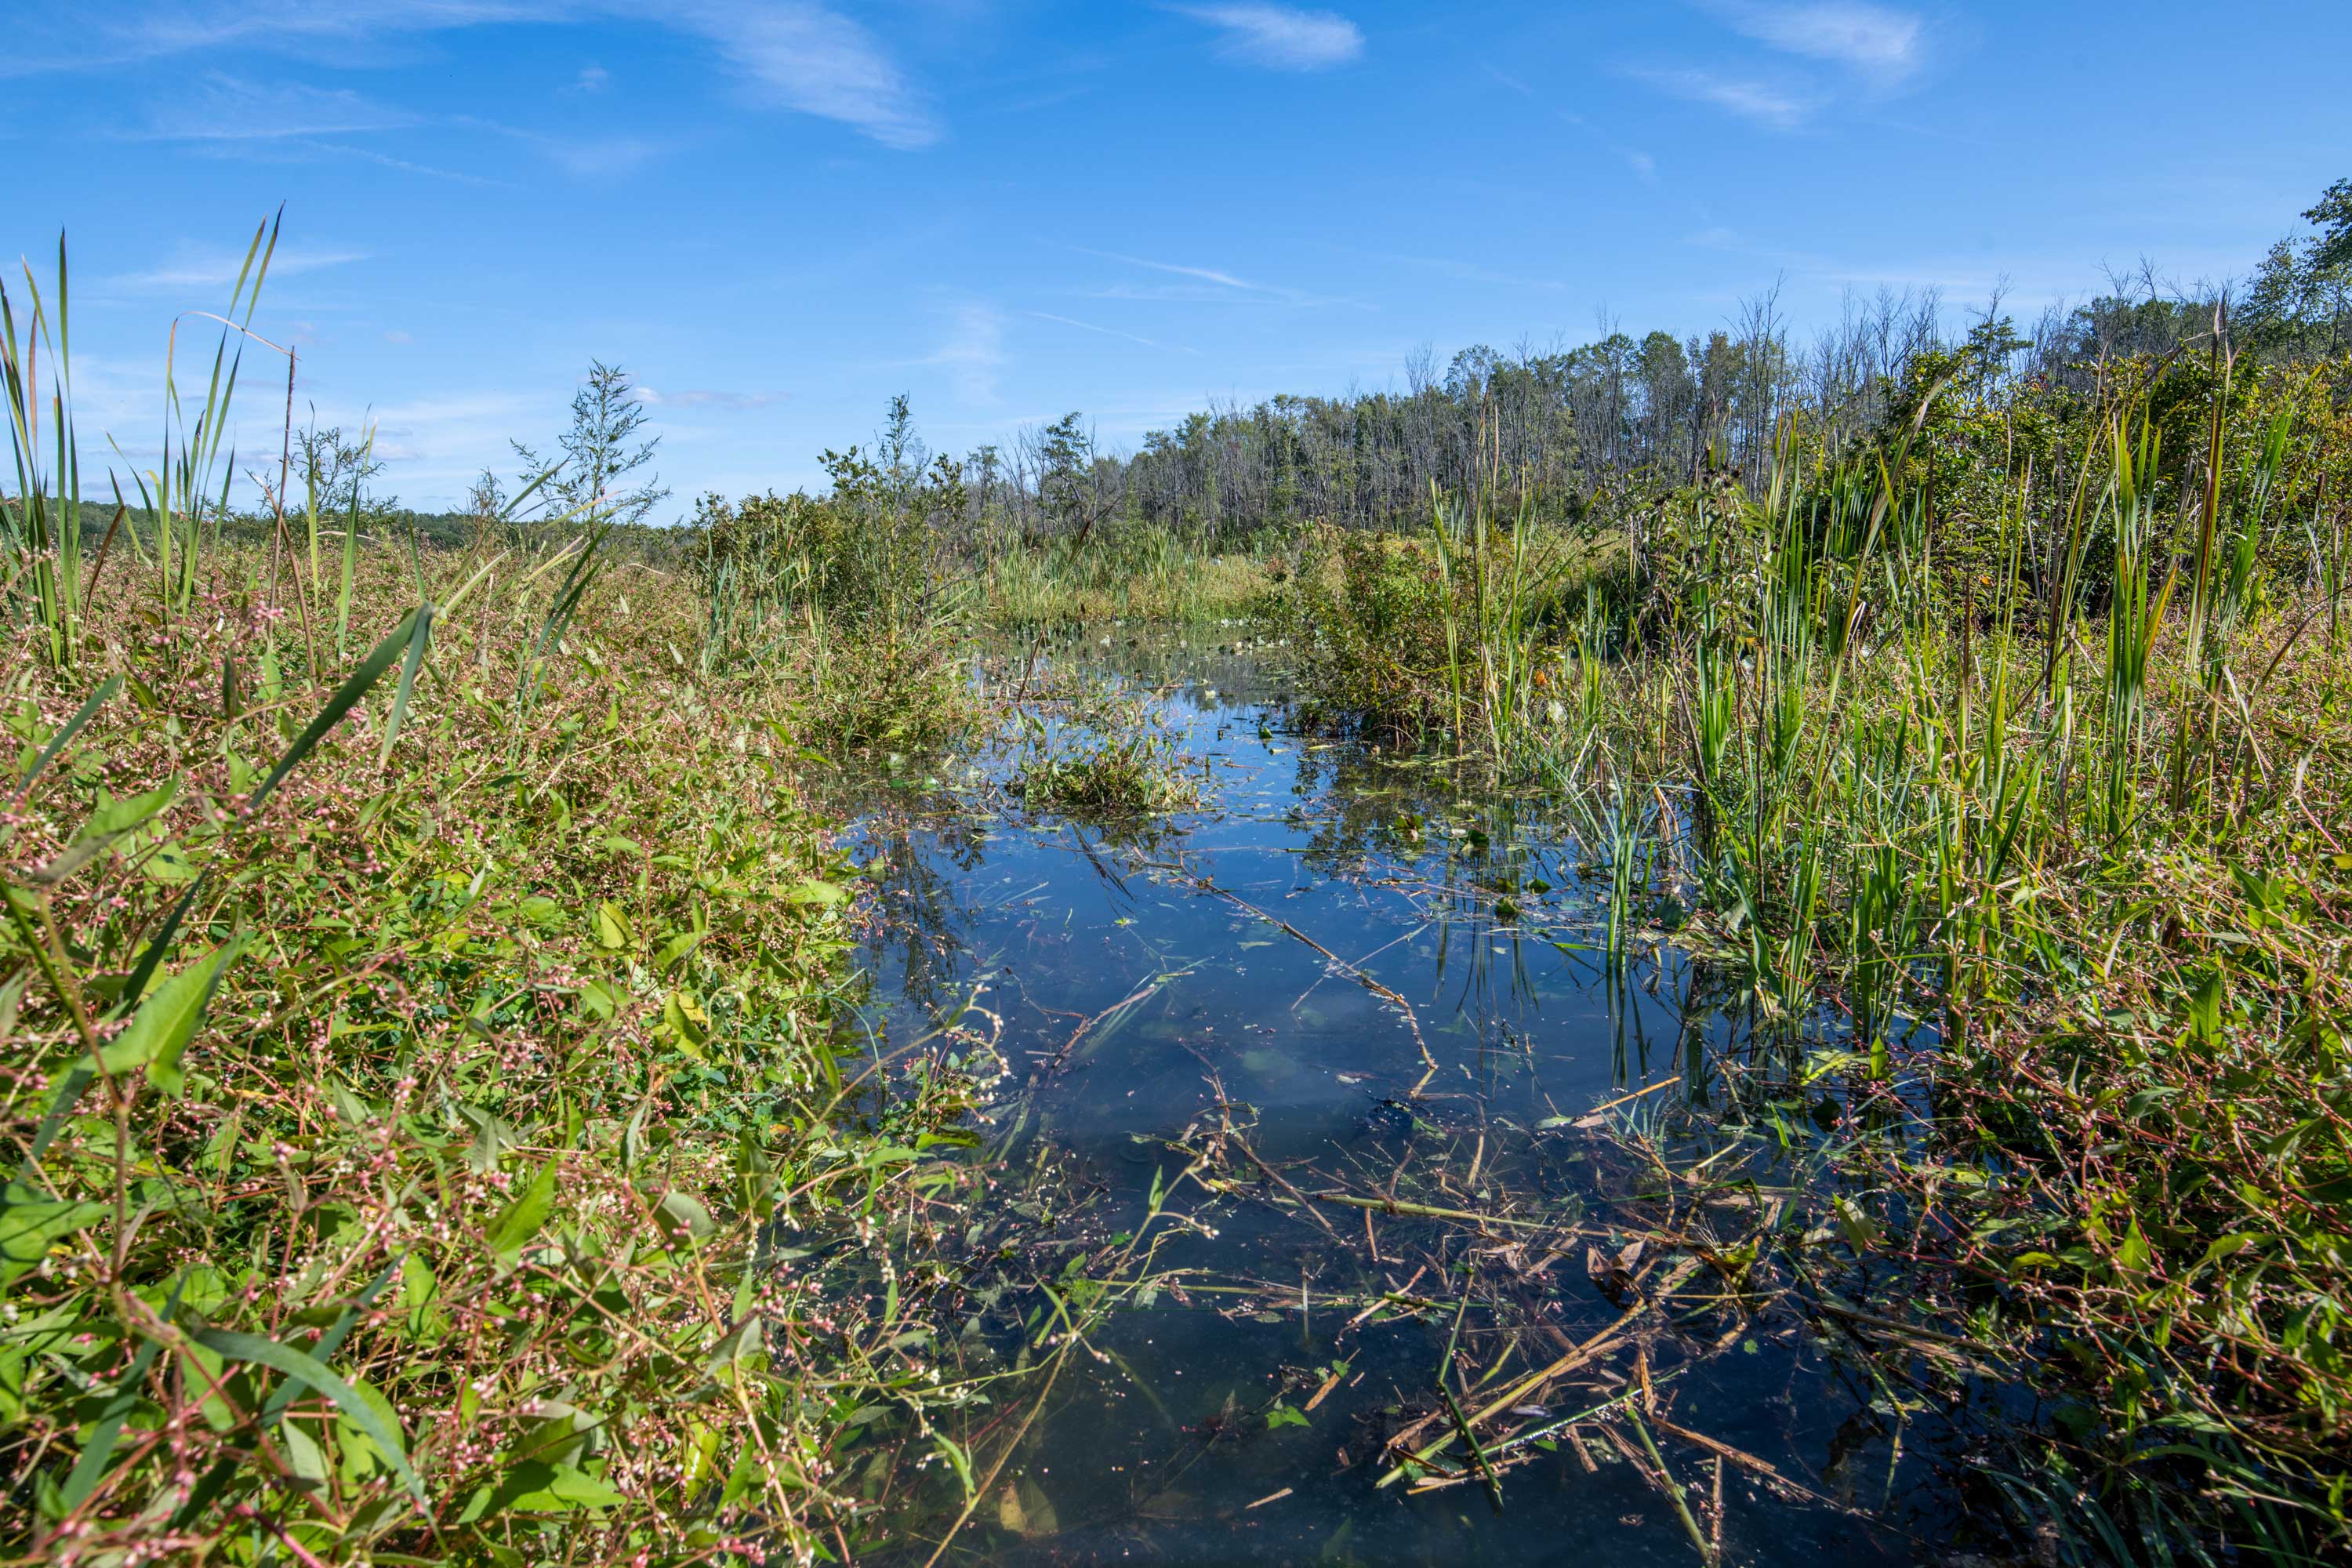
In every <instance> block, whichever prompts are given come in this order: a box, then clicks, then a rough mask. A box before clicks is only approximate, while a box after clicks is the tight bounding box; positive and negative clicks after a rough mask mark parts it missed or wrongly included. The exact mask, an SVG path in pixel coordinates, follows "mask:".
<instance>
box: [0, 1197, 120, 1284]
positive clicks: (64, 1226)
mask: <svg viewBox="0 0 2352 1568" xmlns="http://www.w3.org/2000/svg"><path fill="white" fill-rule="evenodd" d="M112 1212H113V1211H112V1210H111V1209H110V1208H109V1207H108V1206H107V1205H104V1204H85V1203H68V1202H62V1201H58V1200H55V1199H48V1198H37V1197H35V1196H34V1195H33V1194H32V1190H31V1189H30V1188H28V1187H26V1186H25V1185H23V1184H21V1183H16V1182H11V1183H9V1184H8V1186H7V1189H6V1191H5V1193H0V1287H5V1286H8V1285H10V1284H13V1283H14V1282H15V1281H16V1279H18V1278H19V1277H20V1276H22V1275H23V1274H25V1273H26V1271H27V1270H28V1269H32V1268H38V1267H39V1266H40V1261H41V1259H42V1258H45V1257H47V1255H48V1250H49V1244H50V1243H51V1242H54V1241H55V1240H57V1239H58V1237H61V1236H68V1235H70V1234H72V1233H73V1232H74V1231H77V1230H79V1229H80V1228H81V1227H82V1226H86V1225H90V1224H93V1223H95V1222H96V1221H98V1220H100V1219H103V1218H104V1217H105V1216H106V1215H109V1214H110V1213H112Z"/></svg>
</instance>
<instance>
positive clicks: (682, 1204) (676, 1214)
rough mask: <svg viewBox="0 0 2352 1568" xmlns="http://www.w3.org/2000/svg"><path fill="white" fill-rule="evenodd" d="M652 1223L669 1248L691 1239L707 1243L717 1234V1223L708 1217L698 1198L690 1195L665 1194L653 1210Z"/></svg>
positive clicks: (707, 1210) (706, 1210)
mask: <svg viewBox="0 0 2352 1568" xmlns="http://www.w3.org/2000/svg"><path fill="white" fill-rule="evenodd" d="M654 1221H655V1223H656V1224H657V1225H659V1226H661V1229H662V1237H663V1239H664V1240H665V1241H667V1243H668V1244H669V1245H670V1246H672V1247H676V1246H677V1244H678V1243H679V1242H681V1241H684V1240H688V1239H689V1238H690V1239H692V1240H695V1241H707V1240H709V1238H710V1237H713V1236H715V1235H717V1234H718V1231H719V1222H718V1221H717V1220H714V1219H712V1218H711V1217H710V1211H709V1209H708V1208H705V1207H704V1206H703V1204H702V1200H701V1199H700V1198H698V1197H696V1196H695V1195H694V1194H691V1193H677V1192H673V1193H666V1194H663V1195H662V1201H661V1203H660V1205H658V1206H657V1207H656V1209H655V1210H654Z"/></svg>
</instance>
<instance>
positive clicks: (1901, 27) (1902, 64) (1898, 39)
mask: <svg viewBox="0 0 2352 1568" xmlns="http://www.w3.org/2000/svg"><path fill="white" fill-rule="evenodd" d="M1723 17H1724V20H1725V21H1726V22H1727V24H1728V25H1729V26H1731V27H1732V28H1733V29H1734V30H1735V31H1737V32H1739V33H1743V34H1745V35H1746V36H1747V37H1751V38H1754V39H1755V40H1756V41H1757V42H1759V43H1762V44H1769V45H1770V46H1771V47H1774V48H1776V49H1780V50H1782V51H1784V52H1785V53H1788V54H1792V55H1801V56H1803V57H1804V58H1807V59H1815V60H1825V61H1828V62H1830V63H1831V64H1833V65H1843V66H1847V67H1850V68H1853V69H1854V70H1856V71H1859V72H1861V73H1862V74H1863V75H1864V76H1865V77H1868V78H1870V79H1872V80H1874V81H1876V82H1878V83H1879V84H1881V85H1883V86H1888V87H1891V86H1893V85H1895V83H1896V82H1899V81H1901V80H1902V79H1904V78H1906V77H1907V76H1910V75H1911V74H1912V73H1913V72H1914V71H1916V70H1917V69H1918V68H1920V66H1921V65H1922V64H1923V63H1924V57H1925V49H1924V37H1923V35H1924V33H1925V30H1926V29H1925V24H1924V23H1923V22H1922V21H1921V20H1920V18H1919V17H1918V16H1914V15H1911V14H1909V13H1907V12H1903V11H1894V10H1889V9H1887V8H1886V7H1885V6H1881V5H1862V4H1858V3H1856V0H1820V3H1818V4H1812V5H1738V6H1734V7H1732V8H1730V9H1728V10H1727V11H1725V12H1724V13H1723Z"/></svg>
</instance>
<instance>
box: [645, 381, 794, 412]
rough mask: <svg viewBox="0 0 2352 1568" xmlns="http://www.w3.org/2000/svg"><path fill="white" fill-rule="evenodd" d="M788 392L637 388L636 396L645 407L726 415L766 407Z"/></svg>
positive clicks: (778, 401)
mask: <svg viewBox="0 0 2352 1568" xmlns="http://www.w3.org/2000/svg"><path fill="white" fill-rule="evenodd" d="M637 396H638V397H639V398H640V399H641V400H642V401H643V402H644V403H645V405H646V407H648V408H721V409H725V410H727V411H728V412H729V413H735V412H739V411H740V410H742V409H746V408H765V407H767V406H768V405H770V404H772V403H783V402H787V401H789V400H790V399H791V397H792V394H791V393H789V392H713V391H709V390H707V389H705V388H700V387H693V388H689V389H688V390H687V391H684V392H656V391H655V390H654V389H653V388H652V387H650V386H641V387H639V388H637Z"/></svg>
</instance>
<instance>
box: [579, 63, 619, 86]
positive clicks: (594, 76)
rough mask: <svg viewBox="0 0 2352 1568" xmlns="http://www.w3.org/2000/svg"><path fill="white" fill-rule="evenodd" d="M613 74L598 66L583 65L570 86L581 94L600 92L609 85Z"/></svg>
mask: <svg viewBox="0 0 2352 1568" xmlns="http://www.w3.org/2000/svg"><path fill="white" fill-rule="evenodd" d="M612 79H613V73H612V72H611V71H608V70H606V69H605V68H604V67H603V66H600V65H593V64H592V65H584V66H582V67H581V68H580V74H579V76H577V77H576V78H574V79H572V86H573V87H574V88H577V89H579V90H580V91H582V92H602V91H604V89H605V88H606V87H607V86H608V85H610V83H611V82H612Z"/></svg>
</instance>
